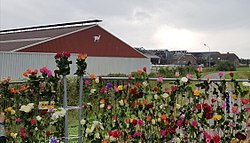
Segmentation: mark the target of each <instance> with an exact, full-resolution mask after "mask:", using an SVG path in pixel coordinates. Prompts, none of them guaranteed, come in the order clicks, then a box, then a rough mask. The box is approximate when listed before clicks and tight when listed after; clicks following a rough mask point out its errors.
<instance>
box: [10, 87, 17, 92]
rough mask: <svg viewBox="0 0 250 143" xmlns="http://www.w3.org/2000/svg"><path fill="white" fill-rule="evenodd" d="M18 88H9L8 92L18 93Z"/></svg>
mask: <svg viewBox="0 0 250 143" xmlns="http://www.w3.org/2000/svg"><path fill="white" fill-rule="evenodd" d="M18 92H19V90H17V89H15V88H10V93H18Z"/></svg>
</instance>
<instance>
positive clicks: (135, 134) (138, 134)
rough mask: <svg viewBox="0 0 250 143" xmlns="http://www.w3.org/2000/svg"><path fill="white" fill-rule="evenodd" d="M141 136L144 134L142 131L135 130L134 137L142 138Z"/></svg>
mask: <svg viewBox="0 0 250 143" xmlns="http://www.w3.org/2000/svg"><path fill="white" fill-rule="evenodd" d="M141 136H142V134H141V133H140V132H135V133H134V135H133V137H134V138H136V137H139V138H140V137H141Z"/></svg>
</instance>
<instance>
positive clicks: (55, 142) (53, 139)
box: [49, 137, 58, 143]
mask: <svg viewBox="0 0 250 143" xmlns="http://www.w3.org/2000/svg"><path fill="white" fill-rule="evenodd" d="M49 143H58V141H57V139H56V138H55V137H52V138H51V139H50V140H49Z"/></svg>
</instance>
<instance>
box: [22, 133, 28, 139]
mask: <svg viewBox="0 0 250 143" xmlns="http://www.w3.org/2000/svg"><path fill="white" fill-rule="evenodd" d="M20 136H21V137H23V138H26V137H28V134H27V133H24V132H23V133H21V134H20Z"/></svg>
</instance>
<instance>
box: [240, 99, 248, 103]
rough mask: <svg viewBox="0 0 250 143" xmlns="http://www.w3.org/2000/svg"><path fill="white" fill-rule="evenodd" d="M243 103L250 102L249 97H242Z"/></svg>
mask: <svg viewBox="0 0 250 143" xmlns="http://www.w3.org/2000/svg"><path fill="white" fill-rule="evenodd" d="M241 102H242V104H247V103H248V102H249V99H248V98H241Z"/></svg>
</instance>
